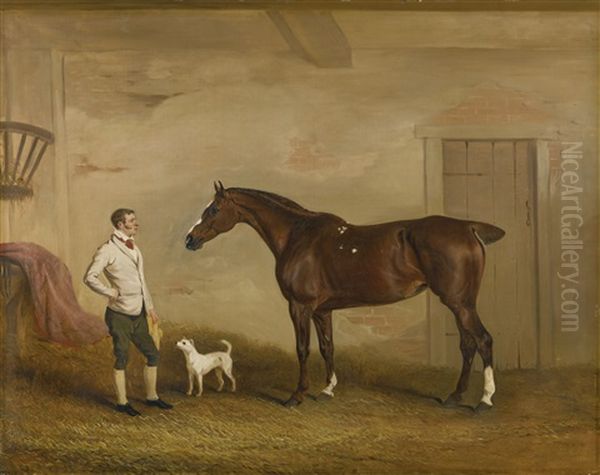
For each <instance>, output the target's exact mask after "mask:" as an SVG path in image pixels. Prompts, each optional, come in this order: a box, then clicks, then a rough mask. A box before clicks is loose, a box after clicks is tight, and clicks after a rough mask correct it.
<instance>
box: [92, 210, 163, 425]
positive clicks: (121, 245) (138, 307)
mask: <svg viewBox="0 0 600 475" xmlns="http://www.w3.org/2000/svg"><path fill="white" fill-rule="evenodd" d="M110 219H111V221H112V224H113V226H114V232H113V234H112V236H111V237H110V239H109V240H108V242H106V243H105V244H103V245H102V246H100V248H99V249H98V250H97V251H96V254H95V255H94V258H93V259H92V263H91V264H90V266H89V268H88V270H87V272H86V274H85V277H84V282H85V283H86V284H87V285H88V286H89V287H90V288H91V289H92V290H93V291H94V292H97V293H99V294H100V295H103V296H105V297H107V298H108V306H107V308H106V313H105V321H106V325H107V326H108V329H109V332H110V335H111V336H112V339H113V349H114V355H115V358H116V361H115V365H114V372H113V375H114V384H115V390H116V393H117V410H118V411H119V412H123V413H126V414H129V415H130V416H138V415H139V414H140V413H139V412H138V411H137V410H136V409H134V408H133V407H132V406H131V405H130V404H129V402H128V401H127V392H126V384H125V367H126V366H127V359H128V353H129V343H130V342H132V343H133V344H134V345H135V346H136V347H137V349H138V350H139V351H140V352H141V353H142V354H143V355H144V356H145V357H146V360H147V364H146V366H145V367H144V383H145V386H146V404H147V405H148V406H155V407H158V408H160V409H171V408H172V407H173V406H172V405H171V404H168V403H166V402H165V401H163V400H162V399H160V398H159V397H158V394H157V393H156V371H157V370H156V368H157V365H158V358H159V354H158V349H157V348H156V345H155V344H154V341H153V340H152V337H151V336H150V334H149V332H148V322H147V320H146V316H149V317H150V318H151V319H152V321H153V322H154V323H156V322H157V321H158V315H157V314H156V312H155V311H154V304H153V303H152V298H151V297H150V292H149V290H148V287H147V285H146V279H145V278H144V263H143V259H142V253H141V252H140V250H139V248H138V247H137V246H136V244H135V241H134V240H133V238H134V236H135V235H136V233H137V230H138V228H139V225H138V222H137V219H136V216H135V212H134V211H133V210H131V209H126V208H120V209H118V210H116V211H115V212H114V213H113V214H112V216H111V218H110ZM100 274H104V275H105V277H106V279H107V280H108V282H109V284H110V286H109V287H107V286H106V285H105V284H104V283H103V282H102V281H101V280H100V279H99V276H100Z"/></svg>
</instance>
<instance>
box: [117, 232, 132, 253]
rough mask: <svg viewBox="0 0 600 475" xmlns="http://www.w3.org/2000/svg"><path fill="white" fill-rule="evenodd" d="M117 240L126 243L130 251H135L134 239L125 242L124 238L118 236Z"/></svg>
mask: <svg viewBox="0 0 600 475" xmlns="http://www.w3.org/2000/svg"><path fill="white" fill-rule="evenodd" d="M117 239H118V240H119V241H121V242H124V243H125V245H126V246H127V247H128V248H129V249H131V250H132V251H133V248H134V246H133V239H127V240H125V239H122V238H120V237H119V236H117Z"/></svg>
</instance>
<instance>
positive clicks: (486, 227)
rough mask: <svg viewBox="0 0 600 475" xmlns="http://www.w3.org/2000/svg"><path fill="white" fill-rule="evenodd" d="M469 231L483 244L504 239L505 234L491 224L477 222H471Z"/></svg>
mask: <svg viewBox="0 0 600 475" xmlns="http://www.w3.org/2000/svg"><path fill="white" fill-rule="evenodd" d="M471 229H472V230H473V232H474V233H475V235H476V236H477V238H479V239H480V240H481V241H482V242H483V244H492V243H493V242H496V241H499V240H500V239H502V238H503V237H504V235H505V234H506V232H505V231H504V230H503V229H500V228H499V227H498V226H494V225H493V224H487V223H481V222H479V221H472V222H471Z"/></svg>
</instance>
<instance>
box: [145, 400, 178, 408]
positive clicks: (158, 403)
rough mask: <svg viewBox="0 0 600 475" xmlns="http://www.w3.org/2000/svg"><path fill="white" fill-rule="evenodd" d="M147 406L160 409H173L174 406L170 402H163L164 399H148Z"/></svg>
mask: <svg viewBox="0 0 600 475" xmlns="http://www.w3.org/2000/svg"><path fill="white" fill-rule="evenodd" d="M146 405H147V406H154V407H158V408H160V409H173V405H172V404H169V403H168V402H165V401H163V400H162V399H160V398H158V399H146Z"/></svg>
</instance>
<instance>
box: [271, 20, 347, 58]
mask: <svg viewBox="0 0 600 475" xmlns="http://www.w3.org/2000/svg"><path fill="white" fill-rule="evenodd" d="M267 13H268V15H269V18H271V21H272V22H273V24H274V25H275V26H276V27H277V29H278V30H279V33H280V34H281V36H282V37H283V39H285V40H286V41H287V43H288V45H289V46H290V49H291V50H292V51H293V52H295V53H296V54H297V55H298V56H300V57H301V58H303V59H305V60H307V61H310V62H311V63H313V64H315V65H316V66H318V67H320V68H351V67H352V49H351V48H350V44H349V43H348V39H347V38H346V35H344V32H343V31H342V30H341V28H340V27H339V25H338V24H337V22H336V21H335V18H333V15H332V14H331V12H315V11H289V10H287V11H274V10H268V11H267Z"/></svg>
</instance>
